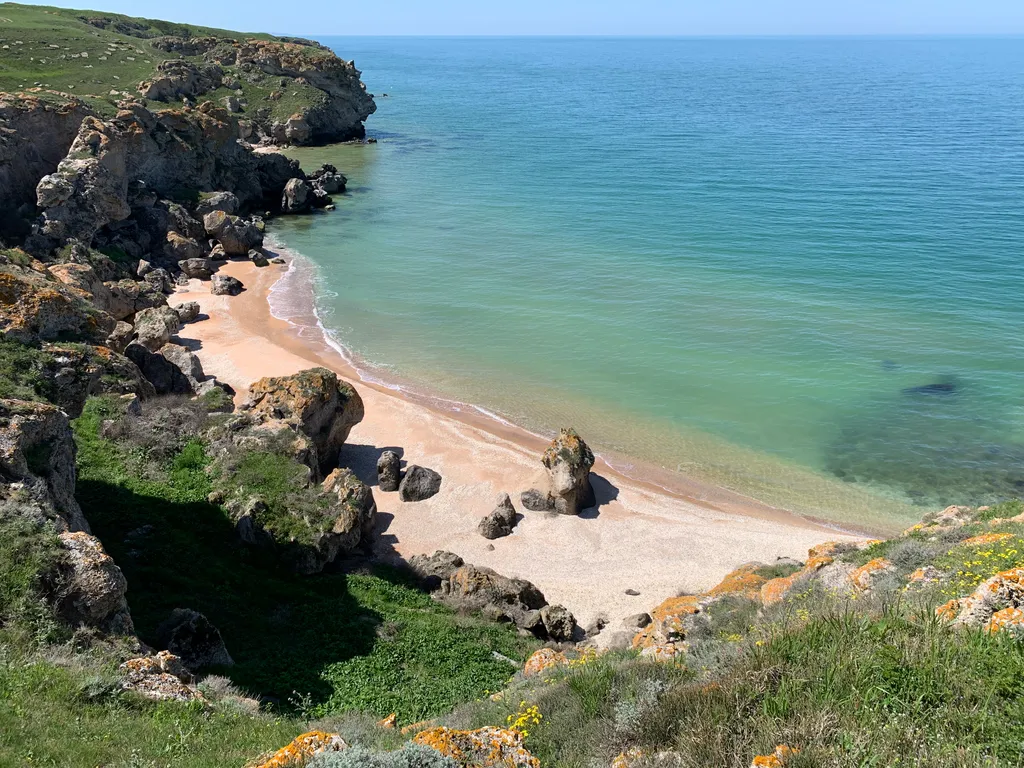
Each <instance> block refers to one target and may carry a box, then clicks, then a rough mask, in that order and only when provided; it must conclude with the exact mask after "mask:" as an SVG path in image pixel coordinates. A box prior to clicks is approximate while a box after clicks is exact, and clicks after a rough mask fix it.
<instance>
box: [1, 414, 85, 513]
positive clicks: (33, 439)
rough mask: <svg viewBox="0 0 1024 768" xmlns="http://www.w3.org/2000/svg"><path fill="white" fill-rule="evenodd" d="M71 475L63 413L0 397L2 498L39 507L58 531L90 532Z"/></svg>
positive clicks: (67, 429)
mask: <svg viewBox="0 0 1024 768" xmlns="http://www.w3.org/2000/svg"><path fill="white" fill-rule="evenodd" d="M75 477H76V473H75V441H74V437H73V435H72V433H71V426H70V425H69V424H68V418H67V416H65V415H64V413H63V412H61V411H60V410H59V409H58V408H56V407H54V406H52V405H48V404H44V403H30V402H25V401H22V400H0V478H2V480H3V482H2V483H0V498H3V499H10V500H12V501H15V502H18V501H22V500H24V501H26V502H31V503H33V504H36V505H39V506H40V507H41V508H42V509H43V510H44V512H45V513H46V514H47V515H48V516H49V517H51V518H52V519H54V520H55V522H56V523H57V524H58V527H59V528H60V529H62V530H65V531H72V532H74V531H84V532H86V533H88V532H89V524H88V523H87V522H86V520H85V517H84V516H83V515H82V510H81V508H80V507H79V506H78V502H77V501H75Z"/></svg>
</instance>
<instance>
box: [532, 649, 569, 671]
mask: <svg viewBox="0 0 1024 768" xmlns="http://www.w3.org/2000/svg"><path fill="white" fill-rule="evenodd" d="M568 663H569V658H568V657H567V656H566V655H565V654H564V653H561V652H560V651H556V650H554V649H553V648H541V649H540V650H539V651H534V652H533V653H532V654H531V655H530V658H528V659H527V660H526V664H524V665H523V676H524V677H534V676H536V675H539V674H541V673H542V672H544V671H545V670H548V669H553V668H555V667H557V666H560V665H565V664H568Z"/></svg>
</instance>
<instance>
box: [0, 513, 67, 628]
mask: <svg viewBox="0 0 1024 768" xmlns="http://www.w3.org/2000/svg"><path fill="white" fill-rule="evenodd" d="M62 553H63V549H61V547H60V543H59V541H58V540H57V535H56V533H55V532H54V531H53V530H52V528H51V527H50V526H49V525H47V524H44V523H41V522H37V521H34V520H30V519H26V518H25V517H24V516H23V515H21V514H19V511H18V509H17V508H16V507H15V506H14V505H13V504H11V503H10V502H3V503H0V628H2V629H5V630H7V631H19V632H26V633H29V634H32V635H40V636H43V637H46V636H47V635H50V634H51V633H53V632H54V630H55V628H56V623H55V622H54V619H53V611H52V609H51V607H50V603H49V600H48V598H47V595H48V594H49V593H50V592H51V591H52V586H53V582H54V581H55V580H56V579H57V577H58V571H59V567H60V564H61V561H62Z"/></svg>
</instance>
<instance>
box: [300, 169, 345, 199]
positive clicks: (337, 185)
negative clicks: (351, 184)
mask: <svg viewBox="0 0 1024 768" xmlns="http://www.w3.org/2000/svg"><path fill="white" fill-rule="evenodd" d="M306 179H307V180H308V181H309V183H310V184H311V185H312V186H313V189H314V190H315V191H316V192H317V193H318V194H320V195H334V194H337V193H339V192H344V191H345V186H346V185H347V184H348V179H346V178H345V176H344V175H343V174H341V173H339V172H338V169H337V168H335V167H334V166H333V165H330V164H329V163H324V164H323V165H321V166H320V167H319V168H317V169H316V170H315V171H313V172H312V173H309V174H307V175H306Z"/></svg>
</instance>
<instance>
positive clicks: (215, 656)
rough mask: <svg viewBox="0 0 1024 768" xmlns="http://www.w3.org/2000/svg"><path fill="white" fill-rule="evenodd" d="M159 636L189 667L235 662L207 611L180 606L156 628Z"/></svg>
mask: <svg viewBox="0 0 1024 768" xmlns="http://www.w3.org/2000/svg"><path fill="white" fill-rule="evenodd" d="M156 635H157V639H158V640H159V642H160V644H161V645H163V646H164V647H165V648H166V649H167V650H168V651H169V652H170V653H173V654H174V655H175V656H178V657H179V658H180V659H181V660H182V662H183V663H184V664H185V666H186V667H188V669H189V670H191V671H193V672H197V671H199V670H201V669H205V668H207V667H227V666H231V665H232V664H234V663H235V662H234V660H232V658H231V655H230V654H229V653H228V649H227V648H226V647H225V645H224V639H223V638H222V637H221V635H220V631H219V630H218V629H217V628H216V627H215V626H213V624H211V623H210V621H209V619H207V618H206V617H205V616H204V615H203V614H201V613H198V612H196V611H192V610H189V609H187V608H177V609H175V610H174V611H172V612H171V615H170V617H168V619H167V620H166V621H164V622H163V623H162V624H161V625H160V626H159V627H158V628H157V631H156Z"/></svg>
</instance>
